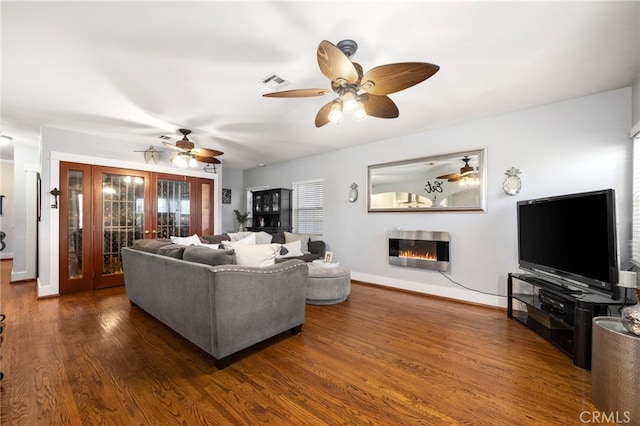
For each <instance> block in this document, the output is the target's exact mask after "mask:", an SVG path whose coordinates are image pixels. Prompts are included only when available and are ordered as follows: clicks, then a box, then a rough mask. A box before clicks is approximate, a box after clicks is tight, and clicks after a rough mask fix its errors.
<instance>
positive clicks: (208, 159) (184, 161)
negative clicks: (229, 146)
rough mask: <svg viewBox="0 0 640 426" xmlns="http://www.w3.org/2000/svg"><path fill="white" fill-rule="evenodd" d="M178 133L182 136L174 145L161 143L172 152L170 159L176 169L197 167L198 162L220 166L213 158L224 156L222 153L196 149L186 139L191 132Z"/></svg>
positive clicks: (185, 130) (183, 130) (180, 130)
mask: <svg viewBox="0 0 640 426" xmlns="http://www.w3.org/2000/svg"><path fill="white" fill-rule="evenodd" d="M178 131H179V132H180V133H181V134H182V139H180V140H179V141H177V142H176V144H175V145H174V144H172V143H169V142H166V141H162V143H163V144H164V145H165V146H166V147H168V148H170V149H172V150H173V151H174V153H173V156H172V157H171V162H172V163H174V164H175V165H177V166H178V167H198V163H197V162H198V161H200V162H202V163H207V164H220V160H218V159H217V158H215V157H217V156H219V155H222V154H224V153H223V152H222V151H217V150H214V149H207V148H196V147H195V145H194V144H193V142H191V141H190V140H189V138H188V137H187V136H188V135H189V134H190V133H191V130H189V129H178ZM206 167H207V166H205V168H206ZM214 168H215V166H214Z"/></svg>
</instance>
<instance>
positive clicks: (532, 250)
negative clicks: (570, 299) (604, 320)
mask: <svg viewBox="0 0 640 426" xmlns="http://www.w3.org/2000/svg"><path fill="white" fill-rule="evenodd" d="M517 209H518V261H519V263H520V267H521V268H522V269H527V270H531V271H540V272H543V273H547V274H550V275H552V276H554V277H557V278H559V279H561V280H568V281H569V282H570V281H573V282H576V283H579V284H582V285H586V286H589V287H591V288H593V289H597V290H599V291H602V292H605V293H608V294H610V295H611V296H612V298H614V299H617V298H618V291H617V283H618V250H617V238H616V213H615V193H614V190H613V189H606V190H600V191H593V192H584V193H579V194H569V195H562V196H555V197H548V198H539V199H535V200H527V201H519V202H518V204H517Z"/></svg>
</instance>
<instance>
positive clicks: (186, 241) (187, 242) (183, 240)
mask: <svg viewBox="0 0 640 426" xmlns="http://www.w3.org/2000/svg"><path fill="white" fill-rule="evenodd" d="M171 242H172V243H173V244H181V245H183V246H191V245H194V246H199V245H200V244H201V242H200V238H199V237H198V235H197V234H193V235H192V236H190V237H171Z"/></svg>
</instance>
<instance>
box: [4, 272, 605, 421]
mask: <svg viewBox="0 0 640 426" xmlns="http://www.w3.org/2000/svg"><path fill="white" fill-rule="evenodd" d="M0 267H1V272H2V285H1V299H0V307H1V309H2V312H4V313H5V314H6V315H7V319H6V320H5V321H4V323H3V326H4V333H3V338H4V341H3V343H2V346H1V350H2V364H1V370H2V371H3V372H4V374H5V378H4V380H3V381H2V382H1V391H0V410H1V413H0V420H1V424H2V425H134V424H136V425H171V424H182V425H223V424H234V425H236V424H259V423H268V424H277V425H289V424H291V425H310V424H313V425H316V424H330V425H335V424H358V425H360V424H376V425H420V424H422V425H441V424H442V425H444V424H447V425H448V424H470V425H471V424H473V425H573V424H580V423H581V413H583V412H588V413H589V414H588V416H587V417H584V416H585V415H584V414H583V417H584V418H586V419H587V420H589V419H591V413H592V412H594V411H596V409H595V408H594V407H593V405H592V404H591V402H590V395H591V375H590V372H588V371H585V370H583V369H580V368H578V367H575V366H574V365H573V364H572V362H571V359H570V358H569V357H567V356H566V355H564V354H562V353H561V352H560V351H559V350H557V349H556V348H555V347H553V346H551V344H550V343H548V342H547V341H545V340H543V339H542V338H540V337H538V336H537V335H536V334H534V333H533V332H531V331H530V330H528V329H526V328H525V327H524V326H522V325H521V324H519V323H517V322H516V321H513V320H509V319H507V318H506V313H505V312H504V311H502V310H497V309H490V308H483V307H478V306H469V305H465V304H462V303H456V302H451V301H446V300H441V299H435V298H429V297H424V296H420V295H414V294H408V293H403V292H398V291H394V290H390V289H383V288H378V287H373V286H368V285H362V284H356V283H354V285H353V286H352V287H353V289H352V294H351V296H350V298H349V300H348V301H347V302H344V303H342V304H338V305H332V306H311V305H308V306H307V318H306V322H305V324H304V327H303V330H302V333H300V334H298V335H295V336H289V335H286V334H285V335H282V336H279V337H277V338H274V339H271V340H270V341H268V342H266V343H264V344H260V345H258V346H257V347H254V348H250V349H248V350H245V351H243V352H242V353H241V354H240V355H239V356H236V357H234V359H233V363H232V364H231V366H229V367H228V368H226V369H225V370H221V371H218V370H216V369H215V367H214V366H213V362H212V359H211V357H210V356H209V355H207V354H206V353H204V352H203V351H201V350H200V349H198V348H197V347H196V346H194V345H192V344H191V343H189V342H187V341H186V340H184V339H183V338H181V337H180V336H179V335H177V334H176V333H174V332H173V331H171V330H170V329H168V328H167V327H165V326H164V325H162V324H161V323H160V322H158V321H157V320H155V319H154V318H153V317H151V316H150V315H148V314H146V313H145V312H144V311H142V310H141V309H140V308H137V307H131V306H130V305H129V301H128V299H127V297H126V294H125V291H124V288H122V287H119V288H110V289H102V290H98V291H93V292H85V293H78V294H71V295H65V296H62V297H58V298H50V299H42V300H36V289H35V283H34V282H26V283H19V284H9V282H8V281H9V280H8V277H9V273H10V268H11V266H10V261H2V262H0ZM188 314H189V313H188V312H185V315H188Z"/></svg>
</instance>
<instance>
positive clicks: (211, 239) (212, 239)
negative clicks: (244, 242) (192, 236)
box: [200, 234, 231, 244]
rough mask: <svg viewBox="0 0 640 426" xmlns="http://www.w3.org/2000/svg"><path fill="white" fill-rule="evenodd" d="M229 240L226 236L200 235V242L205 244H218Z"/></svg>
mask: <svg viewBox="0 0 640 426" xmlns="http://www.w3.org/2000/svg"><path fill="white" fill-rule="evenodd" d="M229 240H231V238H229V236H228V235H227V234H219V235H202V236H201V237H200V241H202V242H203V243H207V244H220V243H221V242H223V241H229Z"/></svg>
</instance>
